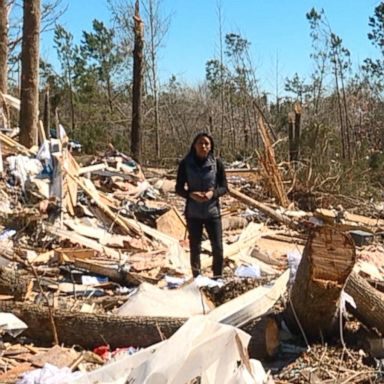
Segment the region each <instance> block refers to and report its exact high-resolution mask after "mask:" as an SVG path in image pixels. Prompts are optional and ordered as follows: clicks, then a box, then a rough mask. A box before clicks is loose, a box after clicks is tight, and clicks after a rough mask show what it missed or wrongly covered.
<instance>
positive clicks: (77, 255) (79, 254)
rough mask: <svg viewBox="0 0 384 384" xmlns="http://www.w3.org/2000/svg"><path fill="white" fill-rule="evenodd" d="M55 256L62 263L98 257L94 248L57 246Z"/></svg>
mask: <svg viewBox="0 0 384 384" xmlns="http://www.w3.org/2000/svg"><path fill="white" fill-rule="evenodd" d="M54 255H55V257H56V258H57V259H58V261H59V262H60V263H64V262H66V261H69V260H70V261H72V260H77V259H93V258H94V257H96V253H95V250H94V249H91V248H57V249H55V251H54Z"/></svg>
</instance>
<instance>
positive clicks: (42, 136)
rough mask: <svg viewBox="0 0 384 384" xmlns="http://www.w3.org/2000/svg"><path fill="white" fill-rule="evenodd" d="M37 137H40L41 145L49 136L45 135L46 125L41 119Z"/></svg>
mask: <svg viewBox="0 0 384 384" xmlns="http://www.w3.org/2000/svg"><path fill="white" fill-rule="evenodd" d="M37 137H38V139H39V144H40V145H42V144H43V143H44V142H45V141H46V140H47V137H46V136H45V130H44V125H43V122H42V121H41V120H39V123H38V124H37Z"/></svg>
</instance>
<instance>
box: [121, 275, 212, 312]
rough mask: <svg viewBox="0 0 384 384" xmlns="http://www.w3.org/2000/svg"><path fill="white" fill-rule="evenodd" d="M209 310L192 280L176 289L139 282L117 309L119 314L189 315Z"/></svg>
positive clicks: (207, 304) (206, 302)
mask: <svg viewBox="0 0 384 384" xmlns="http://www.w3.org/2000/svg"><path fill="white" fill-rule="evenodd" d="M209 311H210V307H209V303H208V301H207V300H206V299H205V297H204V295H202V293H201V292H200V290H199V288H198V287H197V285H196V284H194V283H193V282H192V283H190V284H188V285H185V286H184V287H182V288H178V289H172V290H169V289H160V288H158V287H156V286H154V285H151V284H148V283H141V284H140V286H139V287H138V288H137V290H135V292H133V293H131V294H130V297H129V300H127V301H126V303H124V304H123V305H122V306H121V307H120V308H119V309H118V311H117V314H118V315H120V316H167V317H191V316H193V315H198V314H204V313H208V312H209Z"/></svg>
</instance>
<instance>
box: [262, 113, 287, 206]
mask: <svg viewBox="0 0 384 384" xmlns="http://www.w3.org/2000/svg"><path fill="white" fill-rule="evenodd" d="M258 128H259V132H260V136H261V139H262V140H263V143H264V149H265V150H264V153H263V154H262V155H259V160H260V163H261V165H262V167H263V168H262V171H264V172H263V173H264V177H265V178H266V179H267V181H268V184H269V185H270V187H271V191H272V193H273V194H274V196H275V197H276V199H277V201H278V202H279V204H280V205H281V206H282V207H284V208H287V207H288V206H289V199H288V196H287V193H286V192H285V189H284V184H283V179H282V177H281V174H280V171H279V167H278V165H277V163H276V158H275V150H274V148H273V145H272V139H271V137H270V135H269V133H268V130H267V128H266V126H265V122H264V118H263V116H261V115H260V116H259V119H258Z"/></svg>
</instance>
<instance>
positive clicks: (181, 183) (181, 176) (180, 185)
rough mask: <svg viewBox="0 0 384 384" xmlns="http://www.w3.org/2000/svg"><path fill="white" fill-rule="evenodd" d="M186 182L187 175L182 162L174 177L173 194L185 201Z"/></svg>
mask: <svg viewBox="0 0 384 384" xmlns="http://www.w3.org/2000/svg"><path fill="white" fill-rule="evenodd" d="M186 182H187V173H186V167H185V161H184V160H182V161H181V162H180V164H179V168H178V170H177V177H176V188H175V192H176V193H177V194H178V195H179V196H181V197H184V198H185V199H186V198H187V197H188V191H187V190H186V189H185V184H186Z"/></svg>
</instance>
